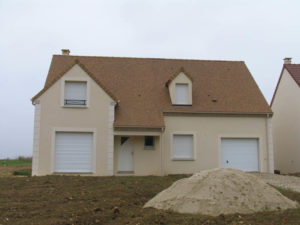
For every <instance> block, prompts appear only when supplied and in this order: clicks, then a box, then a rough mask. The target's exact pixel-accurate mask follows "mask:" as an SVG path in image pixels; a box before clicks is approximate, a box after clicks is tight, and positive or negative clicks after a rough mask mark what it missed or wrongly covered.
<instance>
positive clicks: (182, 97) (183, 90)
mask: <svg viewBox="0 0 300 225" xmlns="http://www.w3.org/2000/svg"><path fill="white" fill-rule="evenodd" d="M175 96H176V100H175V103H176V105H188V104H189V85H188V84H176V85H175Z"/></svg>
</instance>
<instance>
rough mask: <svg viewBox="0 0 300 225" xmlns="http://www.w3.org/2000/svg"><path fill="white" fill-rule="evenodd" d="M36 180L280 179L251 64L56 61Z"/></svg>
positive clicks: (43, 103)
mask: <svg viewBox="0 0 300 225" xmlns="http://www.w3.org/2000/svg"><path fill="white" fill-rule="evenodd" d="M32 102H33V104H34V106H35V126H34V150H33V172H32V173H33V175H46V174H53V173H58V174H59V173H80V174H81V173H87V174H92V175H100V176H102V175H118V174H127V175H128V174H134V175H167V174H184V173H186V174H190V173H194V172H197V171H200V170H204V169H210V168H216V167H232V168H238V169H242V170H246V171H262V172H273V149H272V134H271V133H272V132H271V117H272V111H271V109H270V107H269V105H268V104H267V102H266V101H265V99H264V97H263V95H262V94H261V92H260V90H259V88H258V86H257V85H256V83H255V81H254V79H253V78H252V76H251V74H250V73H249V71H248V69H247V67H246V65H245V64H244V62H240V61H236V62H234V61H208V60H181V59H150V58H120V57H89V56H71V55H69V51H68V50H64V51H63V55H54V56H53V58H52V62H51V66H50V70H49V73H48V77H47V80H46V83H45V86H44V88H43V89H42V90H41V91H40V92H39V93H38V94H37V95H36V96H34V97H33V98H32Z"/></svg>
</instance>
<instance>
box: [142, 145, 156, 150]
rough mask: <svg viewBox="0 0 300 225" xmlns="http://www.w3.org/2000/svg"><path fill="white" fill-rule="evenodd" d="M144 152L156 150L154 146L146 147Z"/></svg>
mask: <svg viewBox="0 0 300 225" xmlns="http://www.w3.org/2000/svg"><path fill="white" fill-rule="evenodd" d="M144 150H155V147H154V146H144Z"/></svg>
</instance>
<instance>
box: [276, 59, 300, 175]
mask: <svg viewBox="0 0 300 225" xmlns="http://www.w3.org/2000/svg"><path fill="white" fill-rule="evenodd" d="M284 61H285V62H284V64H283V67H282V71H281V74H280V78H279V81H278V83H277V87H276V89H275V92H274V95H273V99H272V102H271V107H272V110H273V111H274V116H273V137H274V163H275V169H277V170H280V172H283V173H294V172H300V64H291V58H285V59H284Z"/></svg>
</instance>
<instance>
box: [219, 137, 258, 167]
mask: <svg viewBox="0 0 300 225" xmlns="http://www.w3.org/2000/svg"><path fill="white" fill-rule="evenodd" d="M218 139H219V141H218V142H219V143H218V144H219V152H218V154H219V168H222V139H256V140H257V151H258V153H257V154H258V171H259V172H261V171H263V162H262V159H263V157H262V151H261V149H262V148H261V137H260V136H252V135H245V136H241V135H235V136H230V135H229V136H228V135H221V136H219V137H218Z"/></svg>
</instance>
